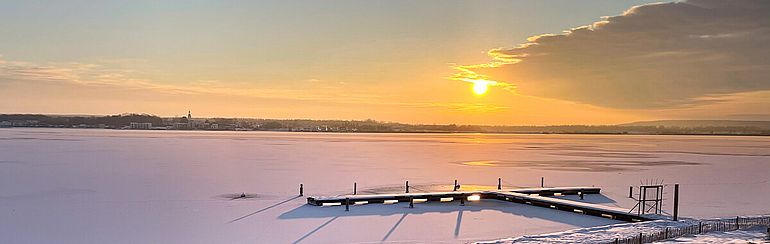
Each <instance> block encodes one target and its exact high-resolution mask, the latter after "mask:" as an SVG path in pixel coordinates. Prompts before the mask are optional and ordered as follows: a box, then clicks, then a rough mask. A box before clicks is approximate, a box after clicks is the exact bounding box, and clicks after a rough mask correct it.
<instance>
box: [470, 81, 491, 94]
mask: <svg viewBox="0 0 770 244" xmlns="http://www.w3.org/2000/svg"><path fill="white" fill-rule="evenodd" d="M487 85H488V84H487V82H485V81H475V82H473V93H476V95H483V94H484V93H487V88H488V87H487Z"/></svg>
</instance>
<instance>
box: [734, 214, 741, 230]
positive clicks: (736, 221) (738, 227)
mask: <svg viewBox="0 0 770 244" xmlns="http://www.w3.org/2000/svg"><path fill="white" fill-rule="evenodd" d="M740 219H741V216H735V229H736V230H740V229H741V226H740V225H738V220H740Z"/></svg>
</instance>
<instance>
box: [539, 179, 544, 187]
mask: <svg viewBox="0 0 770 244" xmlns="http://www.w3.org/2000/svg"><path fill="white" fill-rule="evenodd" d="M543 187H545V177H540V188H543Z"/></svg>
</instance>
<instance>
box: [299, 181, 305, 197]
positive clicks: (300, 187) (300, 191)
mask: <svg viewBox="0 0 770 244" xmlns="http://www.w3.org/2000/svg"><path fill="white" fill-rule="evenodd" d="M304 190H305V189H304V186H303V185H302V184H299V195H300V196H302V195H303V194H304Z"/></svg>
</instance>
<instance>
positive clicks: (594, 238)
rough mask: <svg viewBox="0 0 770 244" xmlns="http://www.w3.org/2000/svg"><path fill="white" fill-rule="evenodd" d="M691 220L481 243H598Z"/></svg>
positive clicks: (644, 223) (587, 229)
mask: <svg viewBox="0 0 770 244" xmlns="http://www.w3.org/2000/svg"><path fill="white" fill-rule="evenodd" d="M694 223H695V222H693V221H691V220H687V221H669V220H656V221H647V222H639V223H623V224H614V225H606V226H597V227H589V228H580V229H574V230H568V231H563V232H556V233H550V234H541V235H528V236H521V237H515V238H508V239H501V240H495V241H488V242H479V243H597V242H607V241H610V240H613V239H615V238H621V239H622V238H624V237H629V236H634V235H638V234H639V233H650V232H657V231H660V230H661V229H665V228H666V227H684V226H689V225H692V224H694Z"/></svg>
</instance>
